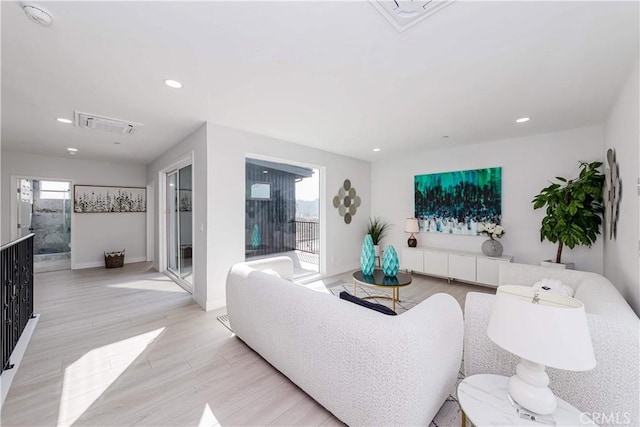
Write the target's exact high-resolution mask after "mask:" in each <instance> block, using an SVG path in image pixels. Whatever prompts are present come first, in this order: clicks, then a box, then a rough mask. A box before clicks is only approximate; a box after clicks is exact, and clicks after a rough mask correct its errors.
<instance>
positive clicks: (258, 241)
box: [251, 224, 262, 249]
mask: <svg viewBox="0 0 640 427" xmlns="http://www.w3.org/2000/svg"><path fill="white" fill-rule="evenodd" d="M260 245H262V235H261V234H260V228H258V224H255V225H254V226H253V232H252V233H251V247H252V248H253V249H258V248H260Z"/></svg>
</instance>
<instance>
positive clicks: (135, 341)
mask: <svg viewBox="0 0 640 427" xmlns="http://www.w3.org/2000/svg"><path fill="white" fill-rule="evenodd" d="M164 329H165V328H159V329H156V330H154V331H151V332H147V333H145V334H141V335H137V336H135V337H131V338H127V339H125V340H122V341H118V342H115V343H112V344H109V345H106V346H103V347H99V348H95V349H93V350H91V351H89V352H88V353H87V354H85V355H84V356H82V357H81V358H80V359H78V360H76V361H75V362H73V363H72V364H71V365H69V366H68V367H67V368H66V369H65V371H64V381H63V383H62V397H61V398H60V410H59V412H58V426H70V425H72V424H73V423H74V422H76V421H77V420H78V418H80V416H81V415H82V414H83V413H84V412H85V411H86V410H87V409H89V407H91V405H92V404H93V403H94V402H95V401H96V400H97V399H98V398H99V397H100V396H101V395H102V393H104V392H105V391H106V390H107V389H108V388H109V386H110V385H111V384H113V383H114V382H115V380H116V379H117V378H118V377H119V376H120V375H121V374H122V373H123V372H124V371H125V370H126V369H127V367H129V365H131V364H132V363H133V362H134V361H135V360H136V359H137V358H138V356H140V355H141V354H142V352H143V351H144V350H145V349H146V348H147V347H148V346H149V344H151V342H153V340H154V339H156V338H157V337H158V336H159V335H160V334H161V333H162V331H164Z"/></svg>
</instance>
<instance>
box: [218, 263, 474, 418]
mask: <svg viewBox="0 0 640 427" xmlns="http://www.w3.org/2000/svg"><path fill="white" fill-rule="evenodd" d="M275 273H277V274H278V275H279V276H280V277H277V276H276V275H275ZM292 276H293V267H292V264H291V259H289V258H286V257H280V258H272V259H268V260H261V261H254V262H247V263H243V264H237V265H235V266H233V267H232V268H231V270H230V272H229V275H228V277H227V312H228V314H229V321H230V323H231V327H232V329H233V331H234V333H235V334H236V335H237V336H238V337H239V338H240V339H241V340H242V341H244V342H245V343H246V344H247V345H249V346H250V347H251V348H252V349H254V350H255V351H256V352H258V353H259V354H260V355H261V356H262V357H263V358H264V359H266V360H267V361H268V362H269V363H271V364H272V365H273V366H274V367H275V368H277V369H278V370H279V371H280V372H282V373H283V374H284V375H286V376H287V377H288V378H289V379H291V381H293V382H294V383H295V384H297V385H298V386H299V387H300V388H302V389H303V390H304V391H305V392H306V393H307V394H309V395H310V396H311V397H313V398H314V399H315V400H316V401H317V402H318V403H320V404H321V405H322V406H324V407H325V408H326V409H327V410H329V411H330V412H332V413H333V414H334V415H335V416H336V417H337V418H339V419H340V420H342V421H343V422H345V423H346V424H348V425H351V426H359V425H370V426H374V425H375V426H383V425H384V426H391V425H404V426H408V425H428V424H429V422H430V421H431V420H432V419H433V417H434V416H435V414H436V413H437V412H438V410H439V408H440V407H441V406H442V404H443V403H444V401H445V399H446V398H447V396H448V394H449V393H450V392H451V391H452V390H453V387H454V384H455V382H456V378H457V374H458V370H459V368H460V361H461V357H462V339H463V338H462V334H463V328H464V326H463V320H462V312H461V310H460V306H459V304H458V303H457V302H456V301H455V299H454V298H453V297H451V296H449V295H445V294H437V295H434V296H432V297H430V298H429V299H427V300H426V301H423V302H422V303H420V304H418V305H417V306H416V307H414V308H412V309H411V310H410V311H407V312H405V313H403V314H400V315H398V316H387V315H384V314H381V313H378V312H375V311H372V310H369V309H366V308H363V307H361V306H358V305H356V304H353V303H350V302H347V301H343V300H341V299H339V298H337V297H335V296H333V295H331V294H329V293H323V292H318V291H315V290H312V289H309V288H306V287H304V286H302V285H298V284H296V283H293V282H292V281H291V280H292Z"/></svg>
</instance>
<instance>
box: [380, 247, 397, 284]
mask: <svg viewBox="0 0 640 427" xmlns="http://www.w3.org/2000/svg"><path fill="white" fill-rule="evenodd" d="M398 270H400V261H398V252H396V249H395V248H394V247H393V246H391V245H389V246H387V249H386V250H385V251H384V255H383V256H382V271H383V272H384V275H385V276H389V277H395V275H396V274H398Z"/></svg>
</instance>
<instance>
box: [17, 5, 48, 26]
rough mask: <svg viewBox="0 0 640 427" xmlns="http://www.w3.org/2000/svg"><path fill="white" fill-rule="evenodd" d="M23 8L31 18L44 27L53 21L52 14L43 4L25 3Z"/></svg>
mask: <svg viewBox="0 0 640 427" xmlns="http://www.w3.org/2000/svg"><path fill="white" fill-rule="evenodd" d="M22 10H24V13H25V14H26V15H27V16H28V17H29V19H31V20H32V21H33V22H35V23H36V24H40V25H42V26H43V27H48V26H50V25H51V24H52V23H53V17H52V16H51V14H50V13H49V12H47V11H46V10H45V9H43V8H42V7H41V6H37V5H35V4H27V3H23V4H22Z"/></svg>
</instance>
